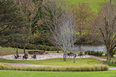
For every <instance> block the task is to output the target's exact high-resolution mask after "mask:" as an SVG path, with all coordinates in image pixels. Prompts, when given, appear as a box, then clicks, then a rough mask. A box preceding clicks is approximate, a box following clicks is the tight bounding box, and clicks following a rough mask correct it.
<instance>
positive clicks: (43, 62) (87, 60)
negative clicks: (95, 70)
mask: <svg viewBox="0 0 116 77" xmlns="http://www.w3.org/2000/svg"><path fill="white" fill-rule="evenodd" d="M0 62H3V63H18V64H37V65H57V66H80V65H94V64H102V61H100V60H97V59H95V58H78V59H76V61H75V63H73V59H72V58H67V61H63V59H62V58H54V59H46V60H6V59H0Z"/></svg>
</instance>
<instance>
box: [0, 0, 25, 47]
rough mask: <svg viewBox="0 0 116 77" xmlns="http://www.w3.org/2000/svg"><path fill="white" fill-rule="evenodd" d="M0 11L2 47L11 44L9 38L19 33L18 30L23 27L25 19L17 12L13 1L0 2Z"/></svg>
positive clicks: (0, 41)
mask: <svg viewBox="0 0 116 77" xmlns="http://www.w3.org/2000/svg"><path fill="white" fill-rule="evenodd" d="M0 9H1V11H0V36H1V37H0V39H1V40H0V43H1V44H0V45H2V44H5V43H8V42H9V43H11V42H12V39H11V37H13V34H17V33H20V30H19V29H20V28H21V27H22V26H24V25H25V22H26V18H25V16H24V15H22V14H21V13H20V12H19V11H18V8H17V7H16V5H15V4H14V1H13V0H0ZM3 40H4V41H3ZM9 43H8V44H9Z"/></svg>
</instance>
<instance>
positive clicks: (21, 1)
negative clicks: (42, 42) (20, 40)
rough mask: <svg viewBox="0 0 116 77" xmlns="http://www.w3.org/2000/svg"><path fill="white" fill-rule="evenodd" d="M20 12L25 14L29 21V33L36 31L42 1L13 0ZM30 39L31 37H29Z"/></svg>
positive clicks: (39, 21) (39, 22)
mask: <svg viewBox="0 0 116 77" xmlns="http://www.w3.org/2000/svg"><path fill="white" fill-rule="evenodd" d="M15 2H16V4H17V6H18V7H19V8H20V11H21V13H23V14H25V16H26V18H27V19H28V21H29V23H30V29H29V30H30V32H29V35H30V37H29V38H31V36H32V33H33V32H36V30H37V26H38V25H40V24H41V17H42V1H41V0H15ZM30 40H31V39H30Z"/></svg>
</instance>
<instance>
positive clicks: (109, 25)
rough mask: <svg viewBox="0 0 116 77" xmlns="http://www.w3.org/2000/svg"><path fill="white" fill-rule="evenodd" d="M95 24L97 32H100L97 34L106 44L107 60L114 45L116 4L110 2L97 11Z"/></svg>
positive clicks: (112, 52)
mask: <svg viewBox="0 0 116 77" xmlns="http://www.w3.org/2000/svg"><path fill="white" fill-rule="evenodd" d="M95 26H96V28H97V29H96V30H97V32H100V34H98V33H97V34H98V35H101V36H102V38H103V41H104V44H105V46H106V49H107V61H110V60H111V55H113V54H114V51H113V50H114V49H115V47H116V34H115V32H116V6H115V5H112V4H110V3H108V4H106V5H105V6H103V7H102V8H101V10H100V11H99V16H98V17H97V19H96V21H95ZM94 30H95V29H94ZM99 38H100V37H99Z"/></svg>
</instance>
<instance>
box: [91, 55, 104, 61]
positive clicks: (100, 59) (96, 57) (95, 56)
mask: <svg viewBox="0 0 116 77" xmlns="http://www.w3.org/2000/svg"><path fill="white" fill-rule="evenodd" d="M91 57H93V58H96V59H98V60H101V61H106V59H103V58H100V57H96V56H91Z"/></svg>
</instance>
